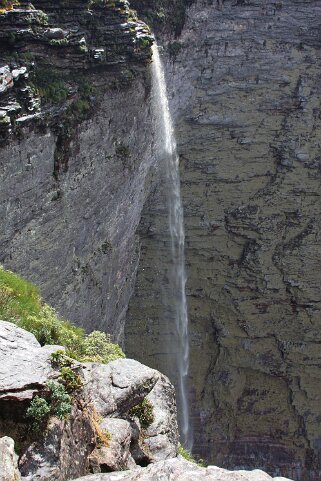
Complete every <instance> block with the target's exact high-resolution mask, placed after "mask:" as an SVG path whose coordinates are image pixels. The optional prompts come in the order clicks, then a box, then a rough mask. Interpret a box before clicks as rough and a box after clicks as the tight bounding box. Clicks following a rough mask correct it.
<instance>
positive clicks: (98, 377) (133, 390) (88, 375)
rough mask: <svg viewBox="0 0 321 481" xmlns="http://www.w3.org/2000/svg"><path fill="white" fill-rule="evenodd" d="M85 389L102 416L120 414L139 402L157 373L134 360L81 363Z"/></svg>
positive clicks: (151, 386) (149, 389)
mask: <svg viewBox="0 0 321 481" xmlns="http://www.w3.org/2000/svg"><path fill="white" fill-rule="evenodd" d="M84 376H85V390H86V392H87V395H88V396H90V398H91V399H92V401H93V402H94V405H95V408H96V409H97V411H98V413H99V414H100V415H102V416H108V415H113V416H119V415H122V414H125V413H127V412H128V411H129V410H130V409H131V408H132V407H134V406H136V405H137V404H139V403H140V402H141V401H142V400H143V399H144V398H145V397H146V396H147V394H149V393H150V391H151V390H152V389H153V387H154V386H155V384H156V382H157V381H158V379H159V376H160V374H159V373H158V372H157V371H155V370H154V369H150V368H149V367H147V366H143V365H142V364H140V363H139V362H137V361H134V360H133V359H118V360H117V361H113V362H110V363H109V364H106V365H103V364H92V363H86V364H85V365H84Z"/></svg>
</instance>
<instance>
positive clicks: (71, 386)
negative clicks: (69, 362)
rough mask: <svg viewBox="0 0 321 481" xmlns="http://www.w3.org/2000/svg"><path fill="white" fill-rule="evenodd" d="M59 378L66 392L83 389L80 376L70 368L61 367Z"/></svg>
mask: <svg viewBox="0 0 321 481" xmlns="http://www.w3.org/2000/svg"><path fill="white" fill-rule="evenodd" d="M60 377H61V381H62V382H63V384H64V386H65V387H66V390H67V391H68V392H73V391H77V390H78V389H81V388H82V387H83V382H82V379H81V377H80V375H79V374H77V373H76V372H75V371H74V370H73V369H72V368H71V367H62V368H61V370H60Z"/></svg>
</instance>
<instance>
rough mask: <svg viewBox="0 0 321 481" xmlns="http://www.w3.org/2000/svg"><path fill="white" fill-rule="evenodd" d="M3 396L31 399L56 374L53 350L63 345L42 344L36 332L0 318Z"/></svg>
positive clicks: (1, 387)
mask: <svg viewBox="0 0 321 481" xmlns="http://www.w3.org/2000/svg"><path fill="white" fill-rule="evenodd" d="M0 341H1V350H0V399H1V400H3V401H5V400H12V399H15V400H17V401H19V400H21V401H23V400H28V399H29V400H30V399H32V398H33V395H34V393H35V392H37V391H39V390H41V389H43V387H44V385H45V383H46V381H47V380H48V378H50V377H52V376H56V372H55V370H54V369H53V367H52V365H51V356H50V355H51V353H52V352H55V351H57V350H58V349H64V348H62V347H61V346H44V347H41V346H40V344H39V343H38V341H37V340H36V338H35V337H34V335H33V334H31V333H29V332H27V331H25V330H23V329H20V328H19V327H17V326H15V325H14V324H11V323H10V322H6V321H0Z"/></svg>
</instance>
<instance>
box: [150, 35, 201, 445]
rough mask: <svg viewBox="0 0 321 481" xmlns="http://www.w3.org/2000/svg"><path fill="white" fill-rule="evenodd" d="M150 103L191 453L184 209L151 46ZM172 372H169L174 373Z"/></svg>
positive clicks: (180, 395) (185, 438) (182, 410)
mask: <svg viewBox="0 0 321 481" xmlns="http://www.w3.org/2000/svg"><path fill="white" fill-rule="evenodd" d="M152 69H153V103H154V113H155V118H156V119H155V120H156V123H157V137H158V138H157V148H158V150H159V152H158V154H159V156H160V158H161V159H163V160H164V162H165V164H166V165H165V168H166V190H167V192H166V197H167V199H168V220H169V231H170V240H171V242H170V244H171V268H170V271H169V286H168V292H169V299H167V302H169V303H170V304H171V306H170V309H171V311H172V312H173V318H174V322H175V329H174V330H173V336H174V339H173V340H172V341H173V342H172V350H173V352H172V353H171V359H172V362H174V364H175V365H174V366H173V367H174V370H175V371H176V372H175V373H174V372H173V377H174V379H172V380H173V382H174V383H175V384H176V386H175V387H176V392H177V407H178V420H179V427H180V434H181V442H182V444H183V445H184V446H185V447H187V448H188V449H191V447H192V434H191V429H190V422H189V403H188V392H187V391H188V389H187V375H188V368H189V336H188V313H187V302H186V294H185V284H186V272H185V254H184V244H185V232H184V218H183V205H182V198H181V190H180V175H179V156H178V153H177V148H176V140H175V132H174V128H173V122H172V118H171V113H170V110H169V104H168V97H167V88H166V81H165V74H164V68H163V65H162V62H161V59H160V55H159V50H158V47H157V45H156V44H155V45H154V46H153V64H152ZM174 370H173V369H172V371H174Z"/></svg>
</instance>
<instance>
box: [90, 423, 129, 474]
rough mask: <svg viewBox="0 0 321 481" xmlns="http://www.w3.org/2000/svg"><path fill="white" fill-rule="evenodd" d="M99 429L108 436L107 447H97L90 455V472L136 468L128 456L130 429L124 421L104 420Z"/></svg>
mask: <svg viewBox="0 0 321 481" xmlns="http://www.w3.org/2000/svg"><path fill="white" fill-rule="evenodd" d="M100 427H101V429H102V430H104V431H107V432H108V433H109V434H110V441H109V445H108V446H107V447H106V446H101V447H97V448H96V449H94V451H93V452H92V453H91V455H90V459H89V462H90V466H91V469H92V472H94V473H100V472H101V470H104V471H103V472H106V469H107V470H108V471H120V470H124V469H132V468H134V467H136V464H135V461H134V460H133V458H132V456H131V454H130V445H131V439H132V428H131V425H130V423H129V422H128V421H125V420H124V419H104V420H103V422H102V423H101V425H100Z"/></svg>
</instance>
